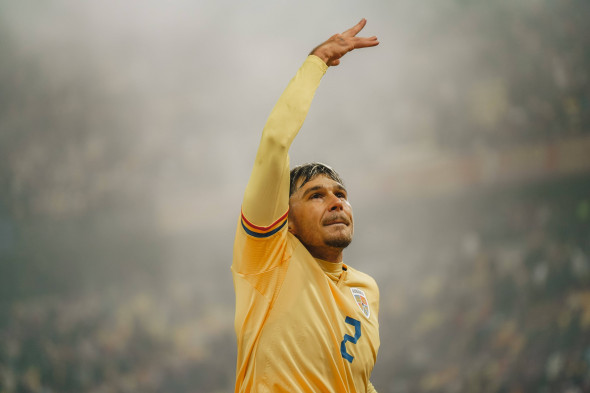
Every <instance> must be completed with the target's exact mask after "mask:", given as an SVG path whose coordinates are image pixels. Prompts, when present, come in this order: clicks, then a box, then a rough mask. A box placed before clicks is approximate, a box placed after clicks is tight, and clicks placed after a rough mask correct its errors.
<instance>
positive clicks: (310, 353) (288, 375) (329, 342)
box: [232, 19, 379, 393]
mask: <svg viewBox="0 0 590 393" xmlns="http://www.w3.org/2000/svg"><path fill="white" fill-rule="evenodd" d="M365 24H366V20H365V19H363V20H361V21H360V22H359V23H358V24H357V25H355V26H354V27H352V28H350V29H349V30H347V31H345V32H344V33H342V34H336V35H334V36H332V37H331V38H330V39H328V40H327V41H325V42H324V43H322V44H320V45H319V46H317V47H316V48H315V49H314V50H312V52H311V53H310V55H309V56H308V57H307V59H306V60H305V62H304V63H303V65H302V66H301V68H300V69H299V70H298V71H297V74H296V75H295V77H294V78H293V79H292V80H291V82H290V83H289V85H288V86H287V88H286V89H285V91H284V92H283V94H282V95H281V97H280V98H279V101H278V102H277V104H276V106H275V107H274V109H273V110H272V112H271V114H270V117H269V118H268V121H267V123H266V125H265V127H264V129H263V131H262V140H261V142H260V146H259V148H258V153H257V155H256V160H255V163H254V168H253V170H252V174H251V176H250V180H249V182H248V185H247V187H246V191H245V195H244V200H243V203H242V214H241V217H240V220H239V222H238V228H237V233H236V238H235V243H234V255H233V263H232V272H233V277H234V287H235V291H236V315H235V330H236V335H237V341H238V359H237V371H236V388H235V391H236V392H289V393H295V392H310V393H311V392H313V393H317V392H350V393H352V392H374V391H375V389H374V388H373V385H372V384H371V382H370V380H369V378H370V376H371V371H372V369H373V366H374V364H375V360H376V358H377V350H378V348H379V325H378V321H377V314H378V308H379V292H378V289H377V284H376V283H375V281H374V280H373V279H372V278H371V277H369V276H368V275H366V274H364V273H361V272H360V271H358V270H356V269H354V268H352V267H351V266H349V265H348V264H345V263H344V262H343V259H342V252H343V250H344V248H346V246H348V244H349V243H350V242H351V240H352V235H353V215H352V208H351V206H350V204H349V202H348V198H347V190H346V188H345V187H344V184H343V182H342V180H341V179H340V176H339V175H338V174H337V173H336V172H335V171H334V170H333V169H331V168H330V167H328V166H326V165H323V164H319V163H311V164H306V165H302V166H298V167H296V168H294V169H293V170H292V171H289V156H288V150H289V146H290V145H291V142H292V141H293V139H294V138H295V136H296V134H297V132H298V131H299V129H300V128H301V126H302V125H303V121H304V119H305V117H306V115H307V112H308V110H309V107H310V105H311V101H312V98H313V96H314V94H315V90H316V89H317V87H318V85H319V83H320V80H321V78H322V76H323V75H324V73H325V72H326V71H327V69H328V67H329V66H336V65H338V64H340V59H341V57H342V56H344V55H345V54H346V53H348V52H350V51H352V50H353V49H359V48H366V47H372V46H375V45H377V44H378V43H379V42H378V40H377V37H366V38H363V37H357V36H356V35H357V34H358V33H359V32H360V31H361V30H362V29H363V27H364V26H365Z"/></svg>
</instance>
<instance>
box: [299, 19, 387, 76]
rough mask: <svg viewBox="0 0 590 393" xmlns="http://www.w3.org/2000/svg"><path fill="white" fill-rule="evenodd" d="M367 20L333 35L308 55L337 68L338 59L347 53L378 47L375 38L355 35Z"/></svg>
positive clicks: (362, 20)
mask: <svg viewBox="0 0 590 393" xmlns="http://www.w3.org/2000/svg"><path fill="white" fill-rule="evenodd" d="M366 24H367V20H366V19H365V18H363V19H361V21H360V22H359V23H357V24H356V25H355V26H353V27H351V28H350V29H348V30H346V31H345V32H344V33H342V34H334V35H333V36H332V37H330V38H329V39H328V40H327V41H326V42H324V43H322V44H320V45H318V46H317V47H315V48H314V50H312V51H311V53H310V55H316V56H317V57H319V58H320V59H322V60H323V61H324V63H326V64H327V65H328V66H337V65H338V64H340V58H341V57H342V56H344V55H345V54H347V53H348V52H350V51H352V50H354V49H359V48H368V47H371V46H376V45H379V41H378V40H377V37H376V36H373V37H357V36H356V35H357V34H358V33H359V32H360V31H361V30H362V29H363V28H364V27H365V25H366Z"/></svg>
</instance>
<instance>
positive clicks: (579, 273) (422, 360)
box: [380, 178, 590, 393]
mask: <svg viewBox="0 0 590 393" xmlns="http://www.w3.org/2000/svg"><path fill="white" fill-rule="evenodd" d="M580 182H581V183H584V182H586V183H588V179H587V178H586V179H583V180H581V181H580ZM576 185H577V186H578V187H579V186H580V184H577V183H575V182H574V184H567V185H563V184H561V185H555V184H553V185H552V187H553V188H550V187H548V186H543V187H539V186H537V187H531V189H528V190H525V191H520V192H515V191H513V192H510V193H507V194H505V195H501V196H499V195H496V196H495V197H492V196H487V197H485V198H482V199H480V200H477V201H476V200H475V199H471V200H470V201H464V202H463V203H461V204H459V205H456V204H455V205H454V206H452V207H449V206H446V207H445V210H446V212H445V213H444V216H445V217H446V218H443V219H440V215H438V216H437V214H436V213H432V214H430V218H431V220H430V221H428V220H425V221H424V222H423V223H422V224H419V226H418V228H420V225H421V226H422V229H421V232H422V233H424V234H429V233H430V234H431V235H426V236H427V237H428V238H422V239H420V241H421V242H423V245H422V249H421V250H420V251H417V252H418V253H419V254H420V255H419V257H418V259H419V261H417V264H418V265H419V266H417V267H416V268H417V272H416V274H417V275H419V276H420V279H419V280H418V281H412V282H411V285H407V284H405V283H404V282H395V277H390V279H391V281H390V282H388V281H385V282H381V288H382V298H381V299H382V304H381V308H382V309H381V310H382V311H381V326H382V327H383V326H388V328H387V329H388V330H390V331H391V332H395V338H390V337H389V336H388V333H389V332H388V331H384V330H383V329H382V331H381V334H382V338H383V340H384V343H383V346H384V347H385V348H388V349H387V350H386V351H382V352H381V353H380V362H384V363H385V364H386V366H385V368H386V369H389V370H390V373H389V374H388V375H389V376H388V378H389V379H388V381H387V382H385V381H383V382H382V383H381V385H380V386H384V387H385V386H386V387H387V388H386V389H385V390H384V391H391V392H399V393H402V392H498V393H500V392H506V393H508V392H509V393H519V392H564V393H582V392H587V391H590V193H589V192H588V191H589V190H588V186H584V187H582V188H583V189H584V190H583V191H582V190H580V189H578V190H576ZM437 217H438V218H439V219H436V218H437ZM451 221H455V222H456V223H457V225H456V228H457V229H456V230H455V229H451V228H452V227H455V224H453V226H450V225H449V224H450V222H451ZM433 226H434V227H433ZM407 241H411V240H410V239H407ZM408 258H412V255H408ZM414 259H416V257H415V256H414ZM393 283H395V284H393ZM392 284H393V285H392ZM381 366H383V364H382V365H381ZM388 389H389V390H388Z"/></svg>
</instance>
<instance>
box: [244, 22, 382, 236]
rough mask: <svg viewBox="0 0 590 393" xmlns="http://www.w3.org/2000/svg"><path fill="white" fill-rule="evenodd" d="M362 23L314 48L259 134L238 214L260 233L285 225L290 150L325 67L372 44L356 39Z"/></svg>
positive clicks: (368, 39) (337, 62)
mask: <svg viewBox="0 0 590 393" xmlns="http://www.w3.org/2000/svg"><path fill="white" fill-rule="evenodd" d="M365 24H366V20H365V19H362V20H361V21H360V22H359V23H358V24H356V25H355V26H354V27H352V28H350V29H348V30H346V31H345V32H343V33H342V34H336V35H334V36H332V37H330V38H329V39H328V40H327V41H325V42H323V43H322V44H320V45H318V46H317V47H316V48H314V49H313V50H312V51H311V53H310V56H309V57H308V58H307V59H306V61H305V62H304V63H303V65H302V66H301V68H300V69H299V71H298V72H297V74H296V75H295V77H294V78H293V79H292V80H291V82H290V83H289V85H288V86H287V88H286V89H285V91H284V92H283V94H282V95H281V97H280V98H279V100H278V102H277V104H276V105H275V107H274V108H273V110H272V112H271V114H270V116H269V118H268V120H267V122H266V125H265V127H264V129H263V131H262V139H261V142H260V146H259V148H258V152H257V154H256V160H255V162H254V168H253V170H252V174H251V176H250V180H249V182H248V185H247V187H246V192H245V194H244V201H243V203H242V216H243V219H246V220H247V221H248V222H249V223H250V224H252V225H254V226H257V227H260V228H262V229H260V230H259V232H265V231H268V232H271V231H273V230H274V229H276V228H274V227H275V226H276V225H278V224H279V223H280V222H281V221H283V219H284V217H285V214H286V213H287V210H288V206H289V156H288V151H289V147H290V146H291V143H292V142H293V140H294V139H295V136H296V135H297V133H298V132H299V129H300V128H301V126H302V125H303V121H304V120H305V117H306V116H307V112H308V110H309V107H310V105H311V101H312V99H313V96H314V94H315V91H316V89H317V87H318V86H319V83H320V80H321V78H322V76H323V75H324V73H325V72H326V70H327V68H328V66H336V65H338V64H340V59H341V58H342V56H344V55H345V54H346V53H348V52H350V51H352V50H354V49H359V48H366V47H370V46H375V45H377V44H378V43H379V42H378V41H377V38H376V37H370V38H362V37H356V35H357V34H358V33H359V32H360V31H361V30H362V29H363V27H364V26H365Z"/></svg>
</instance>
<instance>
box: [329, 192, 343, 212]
mask: <svg viewBox="0 0 590 393" xmlns="http://www.w3.org/2000/svg"><path fill="white" fill-rule="evenodd" d="M343 208H344V204H343V203H342V199H340V198H338V197H337V196H336V195H334V194H331V199H330V211H340V210H342V209H343Z"/></svg>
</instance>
